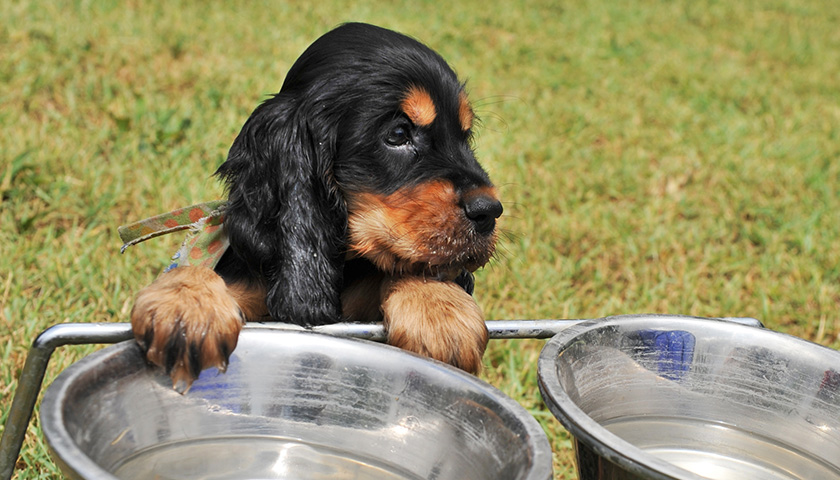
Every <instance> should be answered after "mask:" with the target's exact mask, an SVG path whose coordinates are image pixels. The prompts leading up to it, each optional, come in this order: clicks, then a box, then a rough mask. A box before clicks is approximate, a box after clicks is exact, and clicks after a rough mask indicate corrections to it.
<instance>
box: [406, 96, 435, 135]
mask: <svg viewBox="0 0 840 480" xmlns="http://www.w3.org/2000/svg"><path fill="white" fill-rule="evenodd" d="M400 106H401V107H402V109H403V112H405V114H406V115H408V118H409V119H411V121H412V122H414V124H415V125H417V126H420V127H428V126H429V125H431V124H432V122H434V121H435V117H436V116H437V110H436V109H435V102H433V101H432V97H431V95H429V92H427V91H426V90H424V89H423V88H420V87H411V88H409V89H408V92H407V93H406V95H405V99H403V101H402V104H401V105H400Z"/></svg>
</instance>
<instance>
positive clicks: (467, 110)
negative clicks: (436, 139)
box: [458, 90, 475, 132]
mask: <svg viewBox="0 0 840 480" xmlns="http://www.w3.org/2000/svg"><path fill="white" fill-rule="evenodd" d="M474 119H475V113H473V109H472V106H470V101H469V100H468V99H467V94H466V93H464V91H463V90H461V93H460V94H459V95H458V120H460V121H461V130H463V131H465V132H466V131H467V130H469V129H471V128H472V125H473V120H474Z"/></svg>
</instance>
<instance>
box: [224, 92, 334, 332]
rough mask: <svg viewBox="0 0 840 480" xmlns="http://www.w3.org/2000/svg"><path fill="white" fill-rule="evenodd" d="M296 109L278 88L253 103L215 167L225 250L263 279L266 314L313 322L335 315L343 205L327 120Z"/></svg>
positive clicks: (294, 102) (330, 319)
mask: <svg viewBox="0 0 840 480" xmlns="http://www.w3.org/2000/svg"><path fill="white" fill-rule="evenodd" d="M304 110H305V109H304V108H302V107H301V106H300V105H299V104H298V102H297V100H296V98H295V97H294V96H292V95H288V94H284V93H283V92H281V93H279V94H277V95H276V96H274V97H273V98H271V99H269V100H267V101H266V102H264V103H263V104H262V105H260V106H259V107H257V109H256V110H255V111H254V113H253V114H252V115H251V117H250V118H249V119H248V121H247V122H246V123H245V125H244V126H243V128H242V131H241V132H240V133H239V136H238V137H237V138H236V140H235V141H234V143H233V146H232V147H231V149H230V153H229V154H228V158H227V160H226V161H225V162H224V163H223V164H222V165H221V166H220V167H219V169H218V171H217V172H216V175H218V176H219V177H221V178H222V179H223V180H224V182H225V184H226V186H227V189H228V194H229V202H228V209H227V212H226V214H225V227H226V228H227V230H228V235H229V237H230V246H231V250H232V251H233V252H234V254H235V255H236V256H237V257H238V258H237V260H238V261H239V262H242V263H244V264H245V265H247V268H248V270H249V271H248V272H247V275H248V276H250V277H252V278H253V277H256V278H260V279H262V280H263V281H264V282H265V283H266V290H267V294H266V305H267V306H268V310H269V313H270V314H271V316H272V318H273V319H274V320H276V321H283V322H290V323H296V324H299V325H320V324H325V323H333V322H336V321H338V320H339V315H340V289H341V284H342V278H341V276H342V267H343V262H344V257H343V254H342V252H343V248H344V241H345V240H344V239H345V235H346V233H345V232H346V229H347V213H346V207H345V206H344V201H343V200H342V198H341V196H340V193H339V191H338V188H337V185H336V184H335V180H334V179H333V178H332V166H333V165H332V164H333V155H334V148H335V147H334V146H335V143H336V142H335V128H334V127H331V126H330V125H327V124H326V121H325V120H322V119H319V118H318V112H316V111H311V112H307V111H304Z"/></svg>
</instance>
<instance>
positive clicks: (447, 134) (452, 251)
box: [284, 24, 502, 278]
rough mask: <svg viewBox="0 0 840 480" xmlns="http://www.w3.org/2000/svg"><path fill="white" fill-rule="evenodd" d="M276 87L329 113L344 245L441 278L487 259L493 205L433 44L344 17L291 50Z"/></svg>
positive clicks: (456, 84)
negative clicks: (313, 99) (300, 49)
mask: <svg viewBox="0 0 840 480" xmlns="http://www.w3.org/2000/svg"><path fill="white" fill-rule="evenodd" d="M327 78H329V79H330V80H326V79H327ZM313 86H315V89H313V88H312V87H313ZM286 88H290V89H297V88H301V89H304V90H308V91H310V92H312V94H314V95H316V96H323V97H324V98H323V102H322V104H321V106H320V108H322V109H323V112H324V114H325V115H327V116H332V117H334V118H335V122H336V127H337V128H336V132H337V136H336V138H335V142H336V143H335V145H334V146H333V148H334V161H333V167H332V175H333V176H334V179H335V182H336V185H337V187H338V189H339V191H340V192H341V194H342V196H343V198H344V200H345V202H346V206H347V210H348V227H349V228H348V242H349V244H348V247H349V249H350V252H351V253H352V254H354V255H357V256H362V257H365V258H367V259H368V260H370V261H372V262H373V263H375V264H376V265H377V266H378V267H379V268H380V269H382V270H385V271H394V272H410V273H426V274H432V275H441V276H444V277H450V278H451V277H452V276H454V275H456V274H457V273H459V272H460V271H462V270H463V269H467V270H469V271H473V270H475V269H476V268H478V267H480V266H482V265H484V264H485V263H486V262H487V261H488V260H489V258H490V257H491V255H492V254H493V251H494V246H495V240H496V228H495V226H496V218H497V217H498V216H499V215H501V213H502V205H501V203H500V202H499V200H498V198H497V195H496V191H495V189H494V188H493V186H492V184H491V182H490V179H489V178H488V176H487V173H486V172H485V171H484V170H483V169H482V167H481V166H480V165H479V163H478V162H477V161H476V158H475V156H474V154H473V149H472V147H471V141H472V134H473V127H474V123H475V115H474V113H473V109H472V106H471V105H470V102H469V99H468V97H467V93H466V91H465V89H464V85H463V84H462V83H461V82H460V81H459V80H458V78H457V76H456V75H455V73H454V72H453V71H452V69H451V68H450V67H449V66H448V65H447V63H446V62H445V61H444V60H443V59H442V58H441V57H440V56H439V55H438V54H437V53H435V52H434V51H432V50H431V49H429V48H428V47H426V46H424V45H422V44H421V43H419V42H417V41H416V40H413V39H411V38H409V37H406V36H404V35H401V34H398V33H395V32H392V31H388V30H385V29H381V28H378V27H373V26H370V25H362V24H348V25H344V26H342V27H339V28H338V29H336V30H334V31H332V32H330V33H328V34H326V35H325V36H323V37H322V38H321V39H319V40H318V41H316V42H315V43H314V44H313V45H312V46H311V47H310V48H309V49H308V50H307V51H306V52H305V53H304V54H303V55H302V56H301V58H300V59H299V60H298V62H297V63H296V64H295V65H294V66H293V67H292V70H291V71H290V73H289V77H288V79H287V81H286V84H285V85H284V89H286ZM306 96H309V95H306Z"/></svg>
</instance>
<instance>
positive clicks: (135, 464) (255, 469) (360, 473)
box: [114, 436, 417, 480]
mask: <svg viewBox="0 0 840 480" xmlns="http://www.w3.org/2000/svg"><path fill="white" fill-rule="evenodd" d="M114 474H115V475H116V476H117V477H119V478H121V479H138V480H140V479H143V480H147V479H159V480H166V479H175V478H177V479H182V480H216V479H230V478H240V479H252V480H256V479H282V480H292V479H295V480H322V479H324V480H326V479H331V480H344V479H359V480H416V479H417V477H416V476H413V475H411V474H410V473H407V472H405V471H404V470H402V469H400V468H399V467H397V466H394V465H385V464H382V463H381V462H376V461H372V460H371V459H363V458H358V457H354V456H353V455H352V454H350V453H348V452H342V451H337V450H334V449H330V448H326V447H323V446H319V445H311V444H307V443H304V442H301V441H298V440H294V439H288V438H278V437H263V436H259V437H254V436H237V437H217V438H205V439H199V440H192V441H182V442H174V443H169V444H163V445H156V446H154V447H152V448H149V449H146V450H143V451H140V452H138V453H136V454H134V455H132V456H130V457H128V458H126V459H125V460H124V461H123V462H121V463H120V465H118V466H117V468H116V469H115V470H114Z"/></svg>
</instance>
